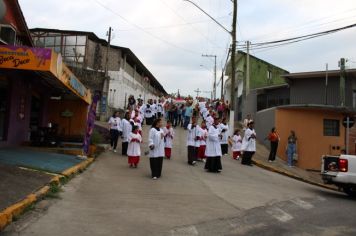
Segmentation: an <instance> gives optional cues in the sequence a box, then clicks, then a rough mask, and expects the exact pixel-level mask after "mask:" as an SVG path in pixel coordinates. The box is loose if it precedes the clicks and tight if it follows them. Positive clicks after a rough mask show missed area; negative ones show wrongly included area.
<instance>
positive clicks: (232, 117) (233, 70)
mask: <svg viewBox="0 0 356 236" xmlns="http://www.w3.org/2000/svg"><path fill="white" fill-rule="evenodd" d="M233 4H234V6H233V9H234V10H233V19H232V31H231V38H232V46H231V88H230V89H231V97H230V106H231V107H230V122H229V123H230V129H231V130H234V129H235V108H236V106H235V97H236V95H235V79H236V78H235V77H236V76H235V73H236V64H235V55H236V23H237V0H233ZM237 91H238V89H237Z"/></svg>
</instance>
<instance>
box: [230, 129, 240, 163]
mask: <svg viewBox="0 0 356 236" xmlns="http://www.w3.org/2000/svg"><path fill="white" fill-rule="evenodd" d="M231 143H232V145H231V146H232V147H231V150H232V158H234V159H235V160H239V159H240V157H241V146H242V137H241V135H240V130H239V129H236V130H235V132H234V136H233V137H232V139H231Z"/></svg>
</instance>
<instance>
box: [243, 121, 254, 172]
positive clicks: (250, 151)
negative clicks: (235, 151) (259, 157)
mask: <svg viewBox="0 0 356 236" xmlns="http://www.w3.org/2000/svg"><path fill="white" fill-rule="evenodd" d="M241 149H242V151H243V155H242V160H241V164H243V165H249V166H252V156H253V155H254V154H255V152H256V132H255V129H254V122H253V121H250V122H249V123H248V125H247V129H246V130H245V135H244V138H243V139H242V147H241Z"/></svg>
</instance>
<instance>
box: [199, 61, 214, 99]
mask: <svg viewBox="0 0 356 236" xmlns="http://www.w3.org/2000/svg"><path fill="white" fill-rule="evenodd" d="M201 56H202V57H214V84H213V98H214V99H216V55H207V54H203V55H201Z"/></svg>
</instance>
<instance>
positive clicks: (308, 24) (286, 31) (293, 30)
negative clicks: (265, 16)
mask: <svg viewBox="0 0 356 236" xmlns="http://www.w3.org/2000/svg"><path fill="white" fill-rule="evenodd" d="M353 11H356V8H353V9H348V10H346V11H342V12H338V13H336V14H331V15H328V16H326V17H322V18H318V19H313V20H309V21H306V22H304V23H303V24H302V25H295V26H291V27H290V28H289V29H287V30H284V31H275V32H271V33H267V34H263V35H259V36H257V37H254V38H251V39H250V41H251V40H256V39H259V38H265V37H267V38H268V36H275V35H276V34H280V33H283V34H285V33H289V32H296V31H301V29H303V28H304V29H305V28H308V27H309V26H310V25H313V24H315V23H317V22H320V21H321V22H322V21H324V20H326V19H330V18H332V17H334V16H337V15H339V14H344V13H348V12H353ZM330 23H332V22H330ZM291 28H292V29H291Z"/></svg>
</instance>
